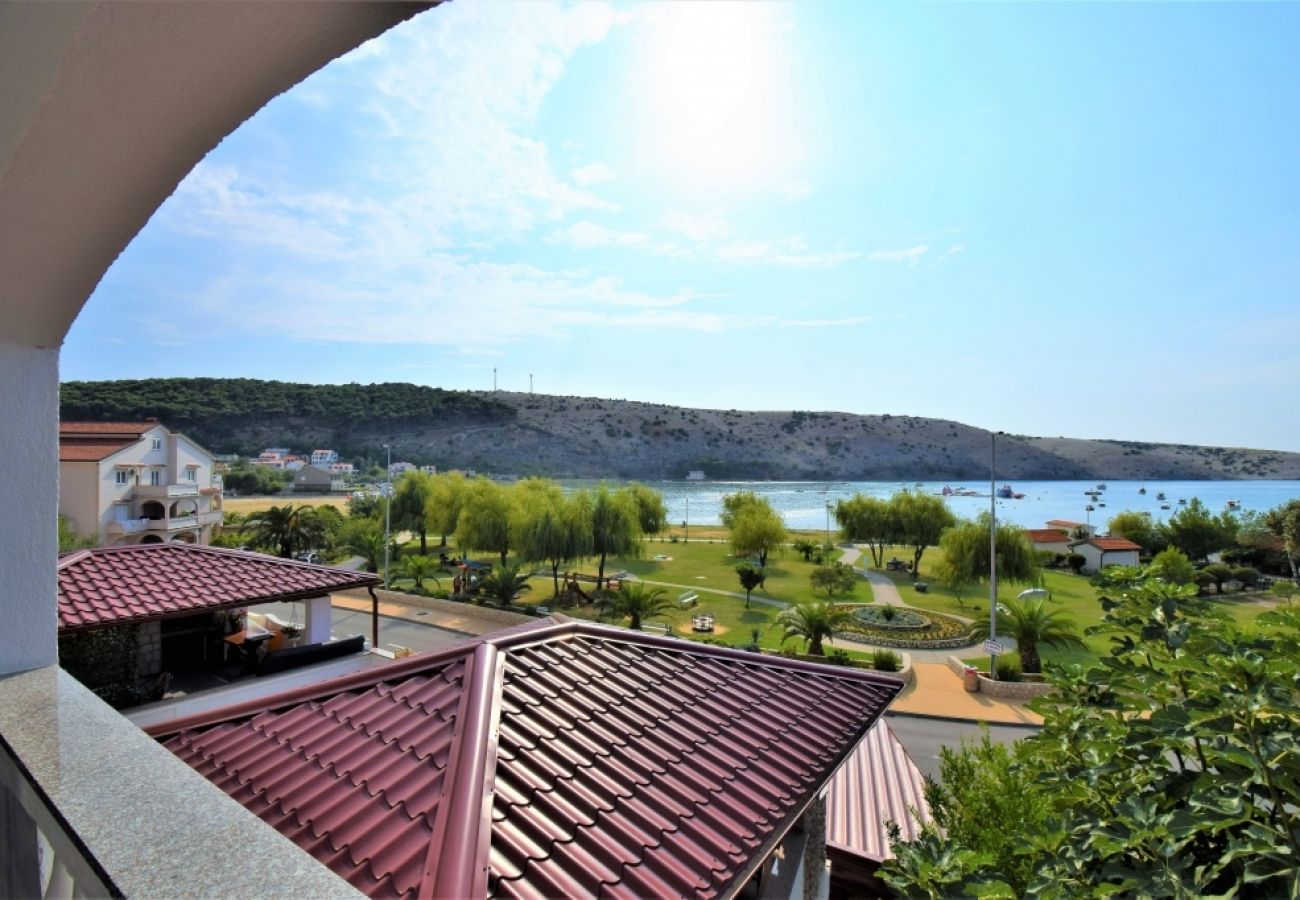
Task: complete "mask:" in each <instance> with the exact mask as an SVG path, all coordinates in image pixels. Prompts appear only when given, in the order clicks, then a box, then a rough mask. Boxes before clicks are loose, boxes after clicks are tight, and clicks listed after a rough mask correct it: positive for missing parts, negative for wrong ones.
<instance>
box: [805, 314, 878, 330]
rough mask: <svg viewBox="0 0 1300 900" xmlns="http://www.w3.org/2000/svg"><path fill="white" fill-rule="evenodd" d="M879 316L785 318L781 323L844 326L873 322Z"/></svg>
mask: <svg viewBox="0 0 1300 900" xmlns="http://www.w3.org/2000/svg"><path fill="white" fill-rule="evenodd" d="M878 319H880V316H847V317H845V318H843V319H787V320H785V321H782V322H781V324H782V325H783V326H785V327H787V328H844V327H847V326H849V325H862V324H865V323H867V322H875V321H877V320H878Z"/></svg>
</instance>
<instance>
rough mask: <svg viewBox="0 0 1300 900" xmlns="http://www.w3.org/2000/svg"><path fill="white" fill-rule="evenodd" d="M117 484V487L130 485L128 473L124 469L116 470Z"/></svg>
mask: <svg viewBox="0 0 1300 900" xmlns="http://www.w3.org/2000/svg"><path fill="white" fill-rule="evenodd" d="M117 483H118V484H119V485H122V484H130V473H129V472H127V470H126V469H118V470H117Z"/></svg>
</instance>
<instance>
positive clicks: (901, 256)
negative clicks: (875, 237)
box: [867, 244, 930, 269]
mask: <svg viewBox="0 0 1300 900" xmlns="http://www.w3.org/2000/svg"><path fill="white" fill-rule="evenodd" d="M929 252H930V248H929V247H927V246H925V245H924V244H918V245H917V246H915V247H909V248H908V249H906V250H874V251H872V252H871V253H868V254H867V259H871V260H875V261H877V262H891V263H906V264H907V267H908V268H909V269H914V268H916V266H917V265H918V264H920V262H921V258H922V257H924V256H925V254H927V253H929Z"/></svg>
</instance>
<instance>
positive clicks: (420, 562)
mask: <svg viewBox="0 0 1300 900" xmlns="http://www.w3.org/2000/svg"><path fill="white" fill-rule="evenodd" d="M381 546H382V545H381ZM437 569H438V561H437V560H436V559H434V558H433V557H432V556H408V557H406V558H405V559H403V560H402V567H401V572H402V574H403V575H405V576H406V577H407V578H409V579H411V580H412V581H414V582H415V589H416V590H419V589H421V588H423V587H424V579H426V578H432V579H433V583H434V584H436V585H438V587H442V582H441V581H439V580H438V576H437V575H435V574H434V572H436V571H437Z"/></svg>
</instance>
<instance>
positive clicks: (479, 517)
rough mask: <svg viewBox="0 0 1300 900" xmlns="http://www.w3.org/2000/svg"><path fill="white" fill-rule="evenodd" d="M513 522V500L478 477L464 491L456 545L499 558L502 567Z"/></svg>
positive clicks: (508, 549)
mask: <svg viewBox="0 0 1300 900" xmlns="http://www.w3.org/2000/svg"><path fill="white" fill-rule="evenodd" d="M514 522H515V512H514V497H513V496H511V493H510V491H508V490H506V489H505V488H504V487H502V486H501V485H499V484H497V483H496V482H495V481H490V480H488V479H487V478H483V477H481V476H480V477H478V478H475V479H474V480H473V481H471V482H469V484H468V485H467V486H466V488H465V493H464V498H463V500H462V502H461V507H460V515H459V516H458V518H457V522H456V544H457V546H460V547H464V548H466V549H468V550H481V551H485V552H488V553H496V554H499V555H500V557H501V565H503V566H504V565H505V564H506V558H507V557H508V556H509V555H510V547H511V543H512V538H513V535H512V534H511V530H512V529H511V525H512V524H514Z"/></svg>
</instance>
